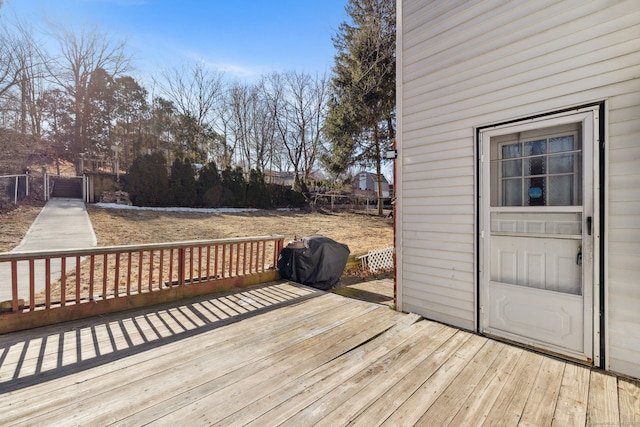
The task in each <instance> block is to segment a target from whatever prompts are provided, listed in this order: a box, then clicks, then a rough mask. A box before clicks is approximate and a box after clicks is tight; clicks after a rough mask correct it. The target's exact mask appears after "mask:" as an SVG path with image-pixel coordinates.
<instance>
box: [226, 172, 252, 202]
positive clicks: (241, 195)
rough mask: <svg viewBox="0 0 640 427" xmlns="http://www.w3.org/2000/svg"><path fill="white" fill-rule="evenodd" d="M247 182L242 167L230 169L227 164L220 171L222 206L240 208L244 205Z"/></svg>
mask: <svg viewBox="0 0 640 427" xmlns="http://www.w3.org/2000/svg"><path fill="white" fill-rule="evenodd" d="M246 193H247V183H246V182H245V180H244V174H243V172H242V168H240V167H236V168H235V169H232V168H231V166H227V167H226V168H225V170H223V171H222V200H223V206H226V207H230V208H242V207H245V206H246V195H247V194H246Z"/></svg>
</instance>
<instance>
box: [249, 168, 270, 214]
mask: <svg viewBox="0 0 640 427" xmlns="http://www.w3.org/2000/svg"><path fill="white" fill-rule="evenodd" d="M247 205H248V206H249V207H252V208H258V209H267V208H269V207H270V206H271V198H270V197H269V190H268V189H267V184H266V183H265V182H264V175H262V172H260V171H258V170H255V169H251V171H250V172H249V183H248V184H247Z"/></svg>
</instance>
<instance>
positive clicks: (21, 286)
mask: <svg viewBox="0 0 640 427" xmlns="http://www.w3.org/2000/svg"><path fill="white" fill-rule="evenodd" d="M283 243H284V236H281V235H274V236H262V237H250V238H233V239H218V240H198V241H188V242H173V243H158V244H146V245H127V246H106V247H100V248H90V249H75V250H74V249H70V250H57V251H43V252H22V253H20V252H15V253H14V252H8V253H0V286H1V287H4V289H3V290H2V293H1V294H0V295H3V296H4V297H3V298H0V299H4V300H5V301H4V302H3V307H2V313H1V314H0V333H2V332H6V331H7V330H6V325H7V324H8V323H12V324H15V325H14V326H13V327H11V328H10V330H16V328H17V329H24V328H25V326H26V327H34V326H39V325H41V324H48V323H55V321H65V320H70V319H72V318H81V317H86V316H90V315H96V314H103V313H106V312H110V311H119V310H124V309H127V308H133V307H139V306H142V305H149V304H155V303H160V302H165V301H170V300H175V299H179V298H185V297H189V296H196V295H202V294H206V293H211V292H215V291H221V290H227V289H231V288H234V287H240V286H246V285H250V284H256V283H261V282H265V281H269V280H274V279H276V278H277V277H278V274H277V272H276V270H275V267H276V263H277V259H278V255H279V254H280V251H281V250H282V247H283ZM9 286H10V289H11V292H10V296H11V297H10V298H6V297H7V296H8V294H9V293H8V292H7V287H9ZM43 312H46V313H47V314H46V315H44V314H42V313H43ZM39 313H40V314H41V316H40V317H46V318H48V319H56V320H55V321H47V322H45V323H42V321H35V323H33V322H31V321H26V322H25V321H18V320H17V319H15V320H14V319H11V318H13V317H21V316H22V318H23V319H26V318H27V317H28V318H29V319H32V318H37V317H38V314H39ZM52 313H53V314H52ZM26 315H29V316H26ZM8 319H11V321H10V322H8V321H7V320H8Z"/></svg>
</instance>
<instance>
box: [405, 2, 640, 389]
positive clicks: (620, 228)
mask: <svg viewBox="0 0 640 427" xmlns="http://www.w3.org/2000/svg"><path fill="white" fill-rule="evenodd" d="M397 13H398V55H397V62H398V64H397V66H398V73H397V76H398V77H397V78H398V81H397V84H398V153H399V160H398V161H397V168H398V169H397V171H398V174H397V177H396V179H397V189H396V191H397V194H398V201H397V207H398V214H397V217H396V221H397V242H396V246H397V248H398V249H397V252H398V254H397V256H398V267H399V268H398V288H399V293H398V306H399V308H400V309H401V310H403V311H406V312H416V313H419V314H421V315H423V316H425V317H428V318H431V319H435V320H439V321H442V322H445V323H448V324H451V325H455V326H458V327H461V328H467V329H472V330H476V329H477V320H476V319H477V313H476V306H477V303H476V301H477V295H476V289H477V279H476V277H477V268H478V267H477V265H476V258H477V248H476V238H477V236H476V234H477V233H476V229H477V223H476V222H477V215H476V197H477V194H476V172H477V171H476V157H475V156H476V155H475V153H476V145H475V144H476V142H475V135H474V133H475V128H477V127H480V126H484V125H489V124H493V123H498V122H504V121H507V120H512V119H518V118H523V117H529V116H533V115H538V114H543V113H547V112H552V111H556V110H561V109H565V108H567V107H571V106H578V105H583V104H587V103H592V102H599V101H605V102H606V108H607V111H606V114H605V121H606V146H605V159H604V162H605V164H604V166H605V171H606V178H605V179H606V182H605V215H606V230H605V231H606V233H605V239H604V240H605V254H606V255H605V284H604V286H605V310H606V312H605V319H606V320H605V323H606V324H605V334H606V335H605V337H606V355H605V360H606V368H607V369H611V370H614V371H617V372H621V373H626V374H629V375H632V376H635V377H640V310H638V307H640V282H638V279H637V278H638V277H640V262H638V261H639V260H640V190H639V187H640V79H639V78H638V77H639V76H640V49H639V48H638V47H639V46H640V3H638V2H637V1H635V0H632V1H595V2H583V1H581V0H565V1H562V2H558V1H556V0H538V1H511V2H507V1H491V2H486V1H473V0H471V1H469V0H467V1H447V2H444V1H434V2H428V1H424V0H399V1H398V3H397Z"/></svg>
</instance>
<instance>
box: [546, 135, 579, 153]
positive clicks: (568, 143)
mask: <svg viewBox="0 0 640 427" xmlns="http://www.w3.org/2000/svg"><path fill="white" fill-rule="evenodd" d="M575 149H576V147H574V146H573V135H566V136H561V137H557V138H549V153H559V152H562V151H571V150H575Z"/></svg>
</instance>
